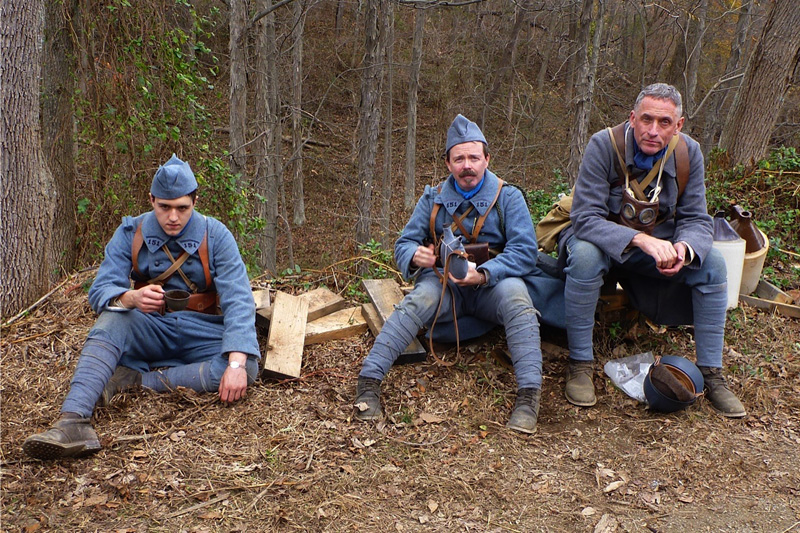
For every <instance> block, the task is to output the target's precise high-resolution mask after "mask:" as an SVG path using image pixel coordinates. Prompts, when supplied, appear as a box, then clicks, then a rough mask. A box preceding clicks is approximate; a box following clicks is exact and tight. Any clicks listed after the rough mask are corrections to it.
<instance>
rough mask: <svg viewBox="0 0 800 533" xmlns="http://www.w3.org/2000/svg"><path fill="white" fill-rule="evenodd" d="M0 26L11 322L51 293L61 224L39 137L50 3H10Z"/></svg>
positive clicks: (1, 163)
mask: <svg viewBox="0 0 800 533" xmlns="http://www.w3.org/2000/svg"><path fill="white" fill-rule="evenodd" d="M0 21H2V25H1V26H0V27H2V30H0V34H1V36H0V57H2V67H1V68H0V101H2V103H0V106H2V107H0V117H2V118H0V121H2V126H1V127H0V153H2V157H1V158H0V189H1V190H0V208H2V213H3V220H2V226H0V265H1V266H2V269H3V273H2V276H0V314H4V313H5V314H8V312H9V311H12V312H13V311H17V310H18V309H20V308H21V307H23V306H25V305H28V304H30V303H31V302H33V301H34V300H35V299H36V298H37V297H38V296H40V295H41V294H42V293H44V292H45V291H46V290H47V288H48V285H49V282H50V274H51V269H52V267H53V266H54V265H52V264H49V263H48V261H47V259H48V258H52V257H53V255H52V251H53V250H52V247H53V240H52V233H53V231H54V229H55V227H56V225H57V224H58V223H59V222H61V221H59V220H58V219H57V218H56V207H55V206H56V194H57V193H56V185H55V181H54V179H53V175H52V173H51V172H50V170H49V169H48V167H47V163H46V159H45V156H44V153H43V151H42V141H41V138H40V135H39V134H40V130H39V128H40V123H39V81H40V78H39V75H40V73H41V58H42V46H41V43H42V34H43V24H44V2H41V1H39V2H3V3H2V5H0Z"/></svg>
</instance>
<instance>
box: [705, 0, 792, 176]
mask: <svg viewBox="0 0 800 533" xmlns="http://www.w3.org/2000/svg"><path fill="white" fill-rule="evenodd" d="M798 26H800V9H798V8H797V3H796V0H775V1H774V3H773V4H772V6H771V8H770V10H769V14H768V15H767V21H766V23H765V24H764V29H763V31H762V33H761V38H760V39H759V41H758V44H757V45H756V48H755V50H754V51H753V55H752V56H750V60H749V62H748V64H747V70H746V71H745V74H744V79H743V80H742V85H741V86H740V88H739V91H738V92H737V94H736V99H735V100H734V102H733V108H732V110H731V115H730V116H729V118H728V122H727V124H726V125H725V128H724V129H723V131H722V137H721V138H720V143H719V144H720V148H723V149H725V150H727V152H728V156H729V157H730V160H731V163H732V164H738V163H744V164H747V163H749V162H751V161H758V160H759V159H761V158H763V157H764V156H765V155H766V150H767V146H768V145H769V140H770V134H771V132H772V128H773V127H774V126H775V122H776V120H777V118H778V115H779V113H780V112H781V108H782V107H783V106H782V104H783V97H784V95H785V93H786V90H787V89H788V87H789V83H790V82H791V80H792V76H793V75H794V72H795V69H796V68H797V64H798V61H800V32H799V31H797V28H798Z"/></svg>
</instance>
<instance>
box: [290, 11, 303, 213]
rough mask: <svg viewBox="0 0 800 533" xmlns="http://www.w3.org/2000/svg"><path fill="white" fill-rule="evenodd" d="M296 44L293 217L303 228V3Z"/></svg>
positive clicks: (297, 19)
mask: <svg viewBox="0 0 800 533" xmlns="http://www.w3.org/2000/svg"><path fill="white" fill-rule="evenodd" d="M294 20H295V25H294V29H293V30H292V31H293V32H294V43H293V46H292V168H293V171H294V177H293V179H292V183H293V188H292V189H293V193H292V200H293V202H292V203H293V205H294V209H293V216H294V220H293V221H294V224H295V225H296V226H302V225H303V224H305V222H306V204H305V198H304V193H303V127H302V122H301V120H300V119H301V116H302V112H303V28H304V27H305V21H306V12H305V6H304V4H303V2H300V1H299V0H295V4H294Z"/></svg>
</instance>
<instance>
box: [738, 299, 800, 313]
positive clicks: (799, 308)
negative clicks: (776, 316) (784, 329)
mask: <svg viewBox="0 0 800 533" xmlns="http://www.w3.org/2000/svg"><path fill="white" fill-rule="evenodd" d="M739 301H740V302H743V303H746V304H747V305H751V306H753V307H758V308H759V309H768V310H770V311H777V312H778V313H780V314H782V315H785V316H789V317H792V318H800V305H789V304H784V303H780V302H773V301H772V300H762V299H761V298H754V297H753V296H747V295H745V294H740V295H739Z"/></svg>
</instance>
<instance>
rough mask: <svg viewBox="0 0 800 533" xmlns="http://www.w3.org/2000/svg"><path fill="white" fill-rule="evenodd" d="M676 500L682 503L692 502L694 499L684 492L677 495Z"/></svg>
mask: <svg viewBox="0 0 800 533" xmlns="http://www.w3.org/2000/svg"><path fill="white" fill-rule="evenodd" d="M678 501H681V502H683V503H692V502H693V501H694V498H692V497H691V496H689V495H687V494H684V495H682V496H678Z"/></svg>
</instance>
